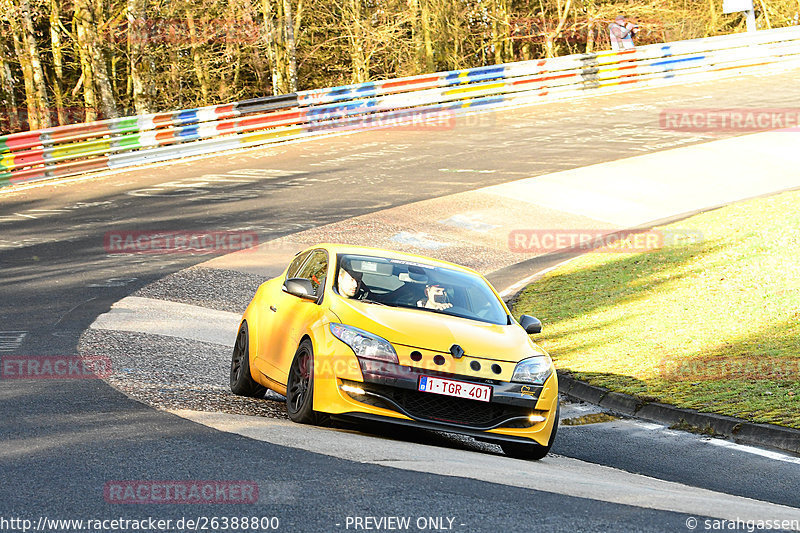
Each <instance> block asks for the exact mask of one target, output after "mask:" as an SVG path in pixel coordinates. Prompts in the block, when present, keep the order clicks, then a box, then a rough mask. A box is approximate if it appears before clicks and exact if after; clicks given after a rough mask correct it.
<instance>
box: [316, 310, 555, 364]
mask: <svg viewBox="0 0 800 533" xmlns="http://www.w3.org/2000/svg"><path fill="white" fill-rule="evenodd" d="M331 311H333V312H334V313H335V314H336V316H338V317H339V319H340V320H341V322H342V323H343V324H345V325H348V326H354V327H357V328H360V329H363V330H365V331H368V332H370V333H373V334H375V335H378V336H380V337H383V338H384V339H386V340H388V341H389V342H391V343H392V344H401V345H404V346H410V347H414V348H420V349H423V350H433V351H439V352H449V351H450V347H451V346H452V345H453V344H458V345H459V346H461V348H462V349H463V350H464V353H465V354H466V355H468V356H472V357H481V358H486V359H493V360H496V361H510V362H517V361H520V360H522V359H525V358H526V357H531V356H534V355H539V354H545V352H544V351H543V350H542V349H541V348H539V347H538V346H537V345H536V344H535V343H534V342H533V341H531V340H530V337H528V334H527V333H525V331H524V330H523V329H522V328H521V327H520V326H518V325H516V324H512V325H497V324H489V323H486V322H480V321H476V320H469V319H466V318H459V317H454V316H449V315H445V314H443V313H435V312H431V311H423V310H417V309H406V308H400V307H385V306H381V305H376V304H369V303H364V302H360V301H358V300H347V299H344V298H341V297H334V301H333V302H331Z"/></svg>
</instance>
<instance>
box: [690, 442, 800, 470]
mask: <svg viewBox="0 0 800 533" xmlns="http://www.w3.org/2000/svg"><path fill="white" fill-rule="evenodd" d="M706 442H708V444H711V445H713V446H719V447H720V448H728V449H730V450H736V451H740V452H746V453H752V454H753V455H759V456H761V457H766V458H767V459H774V460H776V461H784V462H786V463H792V464H796V465H800V457H792V456H791V455H786V454H783V453H781V452H773V451H771V450H762V449H761V448H755V447H753V446H747V445H745V444H737V443H735V442H731V441H729V440H722V439H709V440H707V441H706Z"/></svg>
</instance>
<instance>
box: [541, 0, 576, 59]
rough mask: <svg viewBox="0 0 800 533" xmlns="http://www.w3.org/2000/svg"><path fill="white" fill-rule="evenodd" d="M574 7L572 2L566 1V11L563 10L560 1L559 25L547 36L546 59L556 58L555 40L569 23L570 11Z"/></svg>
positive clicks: (545, 45)
mask: <svg viewBox="0 0 800 533" xmlns="http://www.w3.org/2000/svg"><path fill="white" fill-rule="evenodd" d="M570 7H572V0H566V3H565V4H564V10H563V11H562V10H561V0H558V4H557V9H558V25H557V26H556V27H555V29H554V30H553V31H551V32H548V33H547V35H546V36H545V42H544V47H545V57H555V55H556V50H555V40H556V39H557V38H558V36H559V35H560V34H561V32H562V31H563V30H564V24H566V22H567V17H568V16H569V10H570Z"/></svg>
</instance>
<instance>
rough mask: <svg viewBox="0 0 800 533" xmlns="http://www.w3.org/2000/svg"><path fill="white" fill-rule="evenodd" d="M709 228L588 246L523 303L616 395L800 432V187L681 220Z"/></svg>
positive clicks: (561, 360)
mask: <svg viewBox="0 0 800 533" xmlns="http://www.w3.org/2000/svg"><path fill="white" fill-rule="evenodd" d="M656 230H657V231H661V232H664V234H665V235H670V234H672V235H694V236H702V237H701V238H697V239H695V240H694V241H693V242H690V241H686V240H684V241H682V242H681V243H676V244H670V245H665V246H663V247H661V248H659V249H656V250H651V251H647V252H641V253H598V252H594V253H587V254H584V255H582V256H580V257H578V258H576V259H574V260H573V261H571V262H569V263H567V264H566V265H564V266H562V267H560V268H558V269H556V270H554V271H552V272H550V273H549V274H548V275H546V276H545V277H544V278H543V279H541V280H539V281H537V282H535V283H533V284H531V285H529V286H528V287H527V288H526V289H525V290H524V291H523V292H522V293H521V294H520V296H519V297H518V298H517V300H516V303H515V304H514V313H515V315H516V316H519V315H520V314H523V313H527V314H532V315H534V316H537V317H538V318H540V319H541V320H542V322H543V323H544V331H543V333H542V334H540V335H538V336H537V338H536V340H537V342H539V344H540V345H542V347H543V348H545V349H547V350H548V351H549V352H550V354H551V355H552V356H553V359H554V360H555V362H556V366H557V368H559V369H561V370H567V371H570V372H571V373H572V374H573V375H574V376H575V377H577V378H578V379H581V380H584V381H587V382H589V383H591V384H593V385H598V386H602V387H607V388H609V389H611V390H613V391H617V392H622V393H626V394H631V395H634V396H637V397H639V398H641V399H643V400H645V401H658V402H663V403H668V404H672V405H675V406H678V407H685V408H692V409H697V410H699V411H705V412H712V413H719V414H724V415H730V416H735V417H739V418H742V419H745V420H749V421H752V422H759V423H770V424H777V425H782V426H788V427H793V428H800V192H798V191H795V192H788V193H783V194H780V195H776V196H772V197H769V198H761V199H756V200H749V201H746V202H741V203H737V204H734V205H731V206H728V207H725V208H722V209H718V210H715V211H711V212H708V213H704V214H701V215H697V216H694V217H691V218H689V219H686V220H683V221H681V222H677V223H675V224H670V225H667V226H663V227H660V228H656Z"/></svg>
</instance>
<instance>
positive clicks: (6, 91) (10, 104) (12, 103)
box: [0, 36, 22, 132]
mask: <svg viewBox="0 0 800 533" xmlns="http://www.w3.org/2000/svg"><path fill="white" fill-rule="evenodd" d="M0 87H2V90H3V95H4V98H3V100H2V104H3V107H4V108H5V110H6V111H7V113H6V114H7V115H8V127H9V130H10V131H12V132H13V131H20V130H21V129H22V128H21V125H20V123H19V109H17V95H16V94H15V93H14V76H13V75H12V73H11V65H9V64H8V61H6V47H5V43H4V42H3V39H2V36H0Z"/></svg>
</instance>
